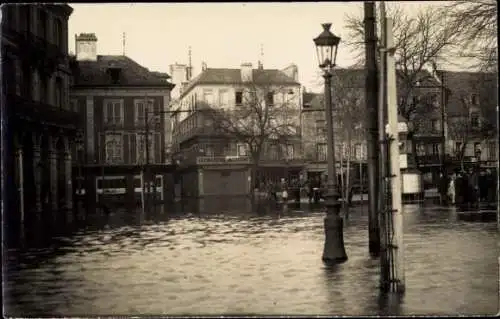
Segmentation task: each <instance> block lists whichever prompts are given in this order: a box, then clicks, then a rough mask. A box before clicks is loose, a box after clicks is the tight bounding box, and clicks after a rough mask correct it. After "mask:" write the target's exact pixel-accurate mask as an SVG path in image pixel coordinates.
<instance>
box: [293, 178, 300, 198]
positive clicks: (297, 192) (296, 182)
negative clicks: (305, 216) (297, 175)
mask: <svg viewBox="0 0 500 319" xmlns="http://www.w3.org/2000/svg"><path fill="white" fill-rule="evenodd" d="M293 187H294V188H293V193H294V195H295V203H296V204H300V182H299V180H298V179H294V185H293Z"/></svg>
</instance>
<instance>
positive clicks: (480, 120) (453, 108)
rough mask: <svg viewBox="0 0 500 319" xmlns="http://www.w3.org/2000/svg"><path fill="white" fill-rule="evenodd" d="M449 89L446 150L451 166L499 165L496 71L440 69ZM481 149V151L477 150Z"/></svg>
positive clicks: (446, 110) (441, 77)
mask: <svg viewBox="0 0 500 319" xmlns="http://www.w3.org/2000/svg"><path fill="white" fill-rule="evenodd" d="M438 74H439V77H440V79H442V82H443V86H445V87H446V88H447V90H448V92H449V93H448V95H449V96H448V99H447V104H446V107H445V116H446V126H445V131H446V137H447V143H446V153H447V154H448V158H449V160H448V164H450V165H451V166H452V167H461V166H463V165H467V166H468V165H471V164H473V165H476V164H477V158H476V157H477V155H479V153H480V162H481V166H483V167H484V166H486V167H496V166H497V162H498V131H497V130H498V123H497V118H498V115H497V108H498V95H497V92H498V91H497V89H498V87H497V74H495V73H481V72H451V71H439V72H438ZM478 151H480V152H478Z"/></svg>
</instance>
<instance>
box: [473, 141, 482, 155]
mask: <svg viewBox="0 0 500 319" xmlns="http://www.w3.org/2000/svg"><path fill="white" fill-rule="evenodd" d="M478 151H479V152H480V151H481V143H479V142H476V143H474V156H475V155H476V152H478Z"/></svg>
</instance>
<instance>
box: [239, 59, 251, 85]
mask: <svg viewBox="0 0 500 319" xmlns="http://www.w3.org/2000/svg"><path fill="white" fill-rule="evenodd" d="M252 72H253V69H252V63H243V64H241V81H242V82H252Z"/></svg>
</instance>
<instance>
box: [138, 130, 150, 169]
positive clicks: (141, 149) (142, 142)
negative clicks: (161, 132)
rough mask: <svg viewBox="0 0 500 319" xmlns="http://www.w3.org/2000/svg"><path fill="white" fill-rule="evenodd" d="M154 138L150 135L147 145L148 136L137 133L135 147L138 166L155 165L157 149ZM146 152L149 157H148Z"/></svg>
mask: <svg viewBox="0 0 500 319" xmlns="http://www.w3.org/2000/svg"><path fill="white" fill-rule="evenodd" d="M153 139H154V138H153V137H152V136H151V134H149V138H148V139H147V141H148V144H147V145H146V134H145V133H137V134H136V138H135V141H136V142H135V145H136V154H137V158H136V162H137V163H138V164H146V163H153V162H154V154H155V148H154V146H155V145H154V140H153ZM146 152H147V153H148V155H149V158H148V156H146Z"/></svg>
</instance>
